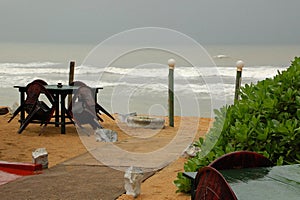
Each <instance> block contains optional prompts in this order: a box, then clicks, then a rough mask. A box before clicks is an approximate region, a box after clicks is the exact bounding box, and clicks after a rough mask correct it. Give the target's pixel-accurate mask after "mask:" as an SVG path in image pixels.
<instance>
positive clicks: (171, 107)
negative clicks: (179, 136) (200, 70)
mask: <svg viewBox="0 0 300 200" xmlns="http://www.w3.org/2000/svg"><path fill="white" fill-rule="evenodd" d="M168 65H169V126H171V127H174V67H175V60H174V59H169V60H168Z"/></svg>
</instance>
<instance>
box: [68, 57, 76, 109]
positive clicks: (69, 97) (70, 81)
mask: <svg viewBox="0 0 300 200" xmlns="http://www.w3.org/2000/svg"><path fill="white" fill-rule="evenodd" d="M74 69H75V61H71V62H70V72H69V85H70V84H71V83H72V82H73V81H74ZM71 101H72V95H70V94H69V95H68V105H70V103H71Z"/></svg>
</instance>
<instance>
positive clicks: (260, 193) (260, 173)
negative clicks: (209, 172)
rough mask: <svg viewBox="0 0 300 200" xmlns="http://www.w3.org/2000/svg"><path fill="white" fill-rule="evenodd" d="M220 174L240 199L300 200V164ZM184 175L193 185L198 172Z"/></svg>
mask: <svg viewBox="0 0 300 200" xmlns="http://www.w3.org/2000/svg"><path fill="white" fill-rule="evenodd" d="M219 172H220V173H221V174H222V175H223V177H224V178H225V180H226V181H227V182H228V183H229V186H230V187H231V188H232V190H233V192H234V193H235V195H236V196H237V198H238V199H241V200H244V199H245V200H248V199H249V200H250V199H251V200H256V199H257V200H258V199H259V200H261V199H272V200H276V199H278V200H279V199H280V200H282V199H289V200H299V199H300V164H294V165H284V166H274V167H261V168H248V169H232V170H220V171H219ZM183 174H184V176H186V177H188V178H190V179H191V180H192V183H193V181H194V179H195V177H196V175H197V172H184V173H183ZM194 187H196V186H194ZM192 188H193V186H192Z"/></svg>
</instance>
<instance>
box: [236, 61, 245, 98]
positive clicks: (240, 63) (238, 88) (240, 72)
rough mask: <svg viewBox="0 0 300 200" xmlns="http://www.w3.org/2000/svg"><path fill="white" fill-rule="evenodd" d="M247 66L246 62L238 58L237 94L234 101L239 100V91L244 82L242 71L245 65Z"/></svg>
mask: <svg viewBox="0 0 300 200" xmlns="http://www.w3.org/2000/svg"><path fill="white" fill-rule="evenodd" d="M244 66H245V63H244V62H243V61H242V60H238V61H237V62H236V80H235V95H234V101H238V100H239V92H240V87H241V82H242V71H243V67H244Z"/></svg>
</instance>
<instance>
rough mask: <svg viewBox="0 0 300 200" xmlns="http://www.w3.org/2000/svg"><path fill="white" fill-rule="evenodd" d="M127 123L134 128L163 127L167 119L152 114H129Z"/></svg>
mask: <svg viewBox="0 0 300 200" xmlns="http://www.w3.org/2000/svg"><path fill="white" fill-rule="evenodd" d="M127 125H128V126H129V127H132V128H150V129H162V128H164V126H165V119H163V118H158V117H150V116H129V117H128V118H127Z"/></svg>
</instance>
